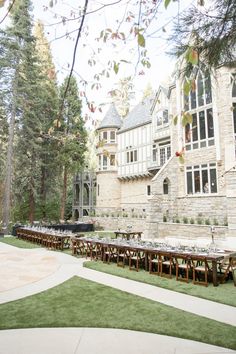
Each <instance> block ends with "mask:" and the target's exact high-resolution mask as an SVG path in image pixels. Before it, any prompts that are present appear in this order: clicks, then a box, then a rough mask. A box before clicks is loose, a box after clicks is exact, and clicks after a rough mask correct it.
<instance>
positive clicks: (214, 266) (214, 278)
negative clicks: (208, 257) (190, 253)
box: [212, 261, 219, 286]
mask: <svg viewBox="0 0 236 354" xmlns="http://www.w3.org/2000/svg"><path fill="white" fill-rule="evenodd" d="M212 281H213V285H214V286H218V285H219V283H218V280H217V262H216V261H212Z"/></svg>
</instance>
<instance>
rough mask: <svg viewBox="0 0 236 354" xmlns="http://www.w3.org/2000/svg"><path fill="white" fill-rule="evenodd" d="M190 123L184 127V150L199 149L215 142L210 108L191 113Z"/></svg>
mask: <svg viewBox="0 0 236 354" xmlns="http://www.w3.org/2000/svg"><path fill="white" fill-rule="evenodd" d="M192 117H193V121H192V124H189V123H188V124H187V125H186V127H185V147H186V150H191V149H199V148H204V147H207V146H212V145H214V144H215V139H214V122H213V113H212V108H209V109H205V110H201V111H199V112H197V113H193V114H192Z"/></svg>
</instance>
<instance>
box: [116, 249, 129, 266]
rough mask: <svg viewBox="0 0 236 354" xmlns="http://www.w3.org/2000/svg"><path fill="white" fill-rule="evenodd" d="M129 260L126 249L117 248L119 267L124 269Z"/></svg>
mask: <svg viewBox="0 0 236 354" xmlns="http://www.w3.org/2000/svg"><path fill="white" fill-rule="evenodd" d="M127 258H128V256H127V252H126V249H125V248H123V247H118V248H117V267H122V268H124V266H125V261H126V259H127Z"/></svg>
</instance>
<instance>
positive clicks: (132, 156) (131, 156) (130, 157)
mask: <svg viewBox="0 0 236 354" xmlns="http://www.w3.org/2000/svg"><path fill="white" fill-rule="evenodd" d="M136 161H138V151H137V150H130V151H127V152H126V163H132V162H136Z"/></svg>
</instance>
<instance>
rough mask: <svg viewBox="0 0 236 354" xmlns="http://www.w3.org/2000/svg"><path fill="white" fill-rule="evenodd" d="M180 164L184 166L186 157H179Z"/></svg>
mask: <svg viewBox="0 0 236 354" xmlns="http://www.w3.org/2000/svg"><path fill="white" fill-rule="evenodd" d="M179 163H181V164H184V157H183V156H182V155H180V156H179Z"/></svg>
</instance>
